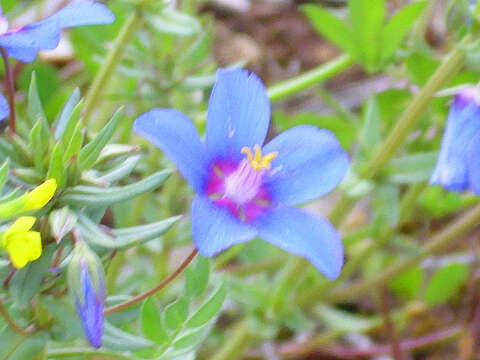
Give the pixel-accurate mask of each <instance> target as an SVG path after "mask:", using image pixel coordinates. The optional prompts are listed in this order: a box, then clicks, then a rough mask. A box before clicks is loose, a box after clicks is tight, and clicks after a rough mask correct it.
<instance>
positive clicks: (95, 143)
mask: <svg viewBox="0 0 480 360" xmlns="http://www.w3.org/2000/svg"><path fill="white" fill-rule="evenodd" d="M122 118H123V109H119V110H117V112H115V114H113V116H112V119H111V120H110V121H109V122H108V123H107V124H106V125H105V126H104V127H103V129H102V130H101V131H100V132H99V133H98V135H97V136H96V137H95V138H94V139H93V140H92V141H91V142H89V143H88V144H87V145H85V147H84V148H83V149H82V150H81V151H80V155H79V161H80V167H81V168H82V169H84V170H85V169H89V168H91V167H92V166H93V164H95V161H97V159H98V156H99V155H100V152H101V151H102V149H103V148H104V147H105V145H107V143H108V142H109V141H110V139H111V138H112V136H113V133H114V132H115V130H116V129H117V127H118V125H119V124H120V120H121V119H122Z"/></svg>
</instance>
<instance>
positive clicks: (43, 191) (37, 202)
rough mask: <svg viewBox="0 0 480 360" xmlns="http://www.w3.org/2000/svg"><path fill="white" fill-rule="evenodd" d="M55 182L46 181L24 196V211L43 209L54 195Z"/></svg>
mask: <svg viewBox="0 0 480 360" xmlns="http://www.w3.org/2000/svg"><path fill="white" fill-rule="evenodd" d="M56 190H57V182H56V181H55V179H53V178H52V179H48V180H47V181H45V182H44V183H43V184H41V185H39V186H37V187H36V188H35V189H33V190H32V191H31V192H29V193H28V194H26V204H25V207H26V210H37V209H40V208H42V207H44V206H45V205H46V204H47V203H48V202H49V201H50V199H51V198H52V197H53V195H54V194H55V191H56Z"/></svg>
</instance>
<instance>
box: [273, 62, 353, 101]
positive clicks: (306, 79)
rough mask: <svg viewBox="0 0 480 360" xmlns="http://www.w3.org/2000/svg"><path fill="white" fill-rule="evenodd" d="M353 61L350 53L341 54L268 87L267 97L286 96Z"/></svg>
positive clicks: (303, 88)
mask: <svg viewBox="0 0 480 360" xmlns="http://www.w3.org/2000/svg"><path fill="white" fill-rule="evenodd" d="M353 63H354V59H353V58H352V57H351V56H350V55H342V56H340V57H337V58H335V59H333V60H331V61H329V62H328V63H326V64H322V65H320V66H318V67H316V68H315V69H313V70H310V71H307V72H305V73H303V74H301V75H299V76H296V77H294V78H291V79H288V80H285V81H283V82H280V83H278V84H275V85H273V86H271V87H269V88H268V97H269V98H270V100H271V101H277V100H280V99H283V98H286V97H288V96H291V95H293V94H296V93H298V92H299V91H302V90H305V89H307V88H309V87H311V86H313V85H316V84H318V83H319V82H322V81H325V80H327V79H330V78H332V77H334V76H335V75H338V74H339V73H341V72H342V71H344V70H345V69H347V68H349V67H350V66H352V65H353Z"/></svg>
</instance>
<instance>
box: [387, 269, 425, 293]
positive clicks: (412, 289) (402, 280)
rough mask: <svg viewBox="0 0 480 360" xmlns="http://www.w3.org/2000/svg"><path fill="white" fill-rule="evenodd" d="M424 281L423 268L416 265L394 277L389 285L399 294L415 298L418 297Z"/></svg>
mask: <svg viewBox="0 0 480 360" xmlns="http://www.w3.org/2000/svg"><path fill="white" fill-rule="evenodd" d="M422 283H423V270H422V268H421V267H420V266H416V267H414V268H412V269H409V270H407V271H405V272H403V273H402V274H400V275H398V276H397V277H395V278H394V279H392V281H391V282H390V284H389V286H390V288H391V289H392V290H393V291H394V292H395V294H396V295H397V296H400V297H402V298H404V299H407V300H413V299H415V298H416V297H417V294H418V292H419V290H420V286H422Z"/></svg>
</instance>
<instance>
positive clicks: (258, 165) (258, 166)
mask: <svg viewBox="0 0 480 360" xmlns="http://www.w3.org/2000/svg"><path fill="white" fill-rule="evenodd" d="M253 150H254V151H255V154H252V150H250V149H249V148H248V147H246V146H245V147H243V148H242V150H241V152H242V154H247V159H248V162H249V163H250V166H251V167H252V168H253V169H254V170H257V171H258V170H262V169H270V163H271V162H272V160H273V159H275V158H276V157H277V155H278V153H277V152H273V153H270V154H267V155H265V156H262V149H261V148H260V146H258V145H255V146H254V147H253Z"/></svg>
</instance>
